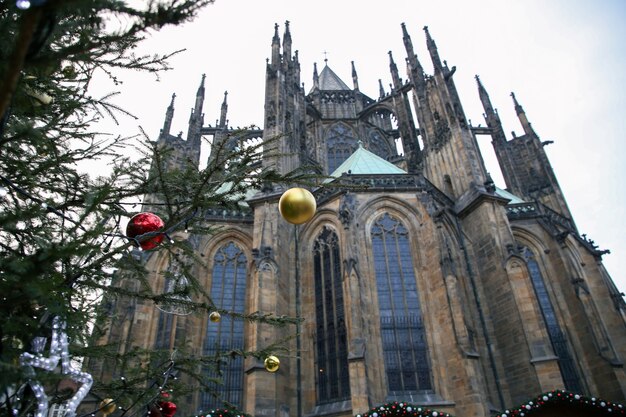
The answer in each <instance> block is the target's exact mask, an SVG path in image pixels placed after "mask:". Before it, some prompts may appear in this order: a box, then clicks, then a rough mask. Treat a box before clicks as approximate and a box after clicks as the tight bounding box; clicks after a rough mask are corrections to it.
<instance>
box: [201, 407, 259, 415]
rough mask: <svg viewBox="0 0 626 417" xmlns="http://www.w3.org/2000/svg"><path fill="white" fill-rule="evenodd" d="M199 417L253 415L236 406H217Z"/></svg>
mask: <svg viewBox="0 0 626 417" xmlns="http://www.w3.org/2000/svg"><path fill="white" fill-rule="evenodd" d="M199 417H252V416H251V415H250V414H246V413H242V412H241V411H239V410H237V409H235V408H216V409H215V410H211V411H208V412H207V413H206V414H203V415H202V416H199Z"/></svg>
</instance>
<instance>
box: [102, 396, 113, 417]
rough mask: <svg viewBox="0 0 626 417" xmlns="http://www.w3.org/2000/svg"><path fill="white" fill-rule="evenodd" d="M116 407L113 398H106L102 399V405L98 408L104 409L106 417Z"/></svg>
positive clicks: (103, 412)
mask: <svg viewBox="0 0 626 417" xmlns="http://www.w3.org/2000/svg"><path fill="white" fill-rule="evenodd" d="M116 408H117V407H116V405H115V403H114V402H113V399H111V398H105V399H104V400H102V401H100V405H99V406H98V409H99V410H100V411H102V415H104V416H105V417H106V416H108V415H109V414H111V413H113V412H114V411H115V409H116Z"/></svg>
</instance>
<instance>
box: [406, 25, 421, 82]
mask: <svg viewBox="0 0 626 417" xmlns="http://www.w3.org/2000/svg"><path fill="white" fill-rule="evenodd" d="M401 26H402V41H403V42H404V49H406V55H407V58H408V61H409V65H410V68H411V69H412V70H416V71H417V75H419V76H420V77H421V78H423V77H424V68H423V67H422V64H421V63H420V61H419V60H418V59H417V54H416V53H415V50H414V49H413V42H412V41H411V36H410V35H409V32H408V31H407V29H406V25H405V24H404V23H402V24H401Z"/></svg>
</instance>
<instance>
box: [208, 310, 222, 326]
mask: <svg viewBox="0 0 626 417" xmlns="http://www.w3.org/2000/svg"><path fill="white" fill-rule="evenodd" d="M221 319H222V315H221V314H220V313H218V312H217V311H211V314H209V320H211V321H212V322H213V323H217V322H218V321H220V320H221Z"/></svg>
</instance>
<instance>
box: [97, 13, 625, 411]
mask: <svg viewBox="0 0 626 417" xmlns="http://www.w3.org/2000/svg"><path fill="white" fill-rule="evenodd" d="M425 31H426V41H427V46H428V50H429V54H430V58H431V59H432V62H433V66H434V74H432V75H427V74H425V73H424V71H423V68H422V66H421V64H420V61H419V59H418V57H417V55H415V53H414V51H413V46H412V41H411V38H410V36H409V34H408V31H407V29H406V28H405V27H404V25H402V33H403V38H404V44H405V48H406V52H407V63H408V79H407V80H405V81H403V80H402V79H401V78H400V76H399V73H398V69H397V66H396V64H395V62H394V59H393V56H392V54H391V52H390V54H389V62H390V70H391V75H392V79H393V86H392V89H391V91H388V92H386V91H384V89H383V88H382V86H381V91H380V94H379V97H378V98H377V99H371V98H369V97H368V96H366V95H365V94H363V93H362V92H361V91H360V90H359V87H358V77H357V73H356V69H355V68H354V64H353V77H352V78H353V88H350V87H348V86H347V85H346V84H345V83H344V82H343V81H342V80H340V79H339V78H338V77H337V76H336V75H335V74H334V72H332V70H331V69H330V68H329V67H328V66H325V67H324V68H323V69H322V71H321V73H319V74H318V71H317V67H315V69H314V75H313V88H312V90H311V91H310V92H308V93H305V91H304V90H303V87H302V86H301V83H300V64H299V62H298V55H297V53H296V54H295V55H294V54H292V53H291V34H290V32H289V26H288V23H287V24H286V26H285V32H284V34H283V37H282V43H281V38H280V36H279V32H278V26H276V29H275V34H274V38H273V41H272V55H271V59H270V60H268V63H267V69H266V95H265V103H264V105H265V120H264V123H265V126H264V129H263V130H260V129H259V130H249V131H247V132H245V135H244V136H245V138H246V139H249V138H255V137H263V138H264V139H270V138H279V139H278V140H275V141H274V142H272V145H271V146H267V147H266V148H265V150H264V152H265V154H264V155H265V158H264V161H263V164H264V166H265V167H272V168H275V169H277V170H278V171H279V172H282V173H286V172H289V171H291V170H293V169H296V168H298V167H300V166H302V165H307V164H313V165H315V166H317V167H318V168H319V171H320V172H322V173H324V174H332V171H333V170H334V169H335V168H337V167H338V166H339V164H340V163H341V162H343V161H345V160H346V159H347V157H348V156H350V154H352V153H353V152H354V151H355V150H356V149H357V148H358V147H359V146H363V147H364V148H366V149H368V150H369V151H371V153H372V158H373V159H372V160H374V159H375V158H381V159H385V160H387V161H391V162H393V163H394V164H396V165H397V166H398V167H401V168H403V169H404V170H405V173H389V172H349V173H346V174H344V175H342V176H341V177H340V178H338V179H337V180H335V181H341V182H342V183H344V184H347V185H349V186H350V187H347V188H345V187H344V188H343V189H342V188H320V189H318V190H314V192H315V196H316V199H317V202H318V209H317V213H316V215H315V217H314V218H313V219H312V220H311V221H310V222H308V223H306V224H304V225H301V226H294V225H291V224H289V223H287V222H286V221H284V220H283V219H282V218H281V217H280V215H279V211H278V209H277V204H278V199H279V197H280V195H281V194H282V192H283V191H284V190H282V189H278V188H272V187H268V189H266V190H263V191H260V192H258V193H256V194H255V195H253V196H251V197H250V198H249V199H248V200H247V202H248V205H249V208H250V209H251V211H250V212H249V213H230V212H219V211H215V212H214V213H209V214H208V215H207V222H208V223H213V224H219V225H220V226H221V228H220V229H219V232H218V233H216V234H214V235H210V236H189V238H190V241H191V242H192V243H193V245H194V247H195V248H196V250H197V253H198V254H199V255H200V256H201V257H202V258H203V259H204V260H206V261H207V266H206V269H203V270H199V271H197V273H198V276H199V277H200V279H201V282H202V284H203V285H204V286H205V288H207V289H210V288H212V283H213V279H214V276H217V272H216V268H218V267H219V268H222V266H219V265H218V264H217V261H216V260H217V259H218V253H221V252H220V250H222V249H221V248H224V247H225V245H228V244H230V243H233V244H234V246H231V247H236V248H238V250H239V251H240V252H239V254H240V255H239V256H241V257H242V258H241V259H244V260H245V270H246V278H245V312H248V313H251V312H255V311H261V312H264V313H273V314H275V315H278V316H280V315H288V316H298V317H302V318H303V319H304V321H303V324H302V325H301V326H300V327H299V329H298V330H299V335H298V336H297V337H296V338H293V339H290V341H289V342H288V343H289V347H290V349H291V352H290V354H287V355H284V357H282V358H281V368H280V371H279V372H277V373H275V374H270V373H268V372H266V371H265V370H264V368H263V365H262V363H260V362H259V361H256V360H253V359H247V360H246V362H245V363H244V364H243V366H242V368H241V375H242V378H243V385H242V394H241V396H240V397H239V400H238V403H237V405H238V406H239V407H240V408H241V409H243V410H245V411H246V412H248V413H250V414H252V415H254V416H281V417H282V416H298V417H302V416H321V415H337V416H339V415H341V416H348V415H354V414H358V413H362V412H364V411H366V410H367V409H368V408H369V407H372V406H374V405H377V404H381V403H384V402H387V401H389V400H398V401H407V402H410V403H414V404H420V405H427V406H428V407H431V408H436V409H439V410H441V411H445V412H450V413H452V414H454V415H457V416H485V415H489V414H490V413H491V412H492V411H494V410H503V409H506V408H507V407H509V406H512V405H515V404H519V403H522V402H523V401H525V400H526V399H528V398H530V397H532V396H534V395H536V394H538V393H540V392H543V391H547V390H552V389H557V388H567V389H569V390H574V391H577V392H580V393H584V394H589V395H596V396H598V395H601V396H603V397H604V398H607V399H610V400H614V401H620V400H624V398H625V396H626V376H625V375H624V368H623V359H624V358H625V357H626V326H625V324H626V322H625V317H626V305H625V304H624V300H623V298H622V296H621V295H620V294H619V292H618V290H617V289H616V287H615V285H614V284H613V282H612V281H611V278H610V277H609V276H608V274H607V272H606V271H605V269H604V267H603V266H602V262H601V257H602V254H603V251H600V250H598V248H597V247H596V246H595V245H594V244H593V242H592V241H589V240H588V239H586V237H585V236H584V235H583V236H581V235H579V233H578V231H577V229H576V226H575V224H574V221H573V219H572V218H571V214H570V212H569V209H568V208H567V204H566V201H565V198H564V196H563V193H562V191H561V189H560V187H559V185H558V182H557V180H556V178H555V176H554V173H553V171H552V168H551V166H550V163H549V161H548V159H547V157H546V154H545V152H544V150H543V145H544V144H543V143H542V142H541V141H540V139H539V137H538V136H537V134H536V133H535V132H534V130H533V129H532V127H531V125H530V123H529V122H528V119H527V117H526V115H525V113H524V110H523V109H522V107H521V106H520V105H519V103H518V102H517V100H516V99H515V97H514V100H515V102H514V104H515V108H516V111H517V114H518V116H519V118H520V122H521V124H522V126H523V128H524V132H525V134H524V135H523V136H521V137H516V138H512V139H507V138H506V137H505V135H504V133H503V132H504V130H503V128H502V125H501V123H500V120H499V118H498V115H497V113H496V112H495V111H494V109H493V107H492V105H491V102H490V99H489V96H488V94H487V92H486V90H485V88H484V86H483V85H482V83H481V82H480V80H478V78H477V81H478V89H479V96H480V99H481V101H482V103H483V106H484V109H485V117H486V121H487V127H486V128H485V127H473V126H471V125H470V124H468V122H467V120H466V118H465V115H464V111H463V106H462V104H461V101H460V98H459V96H458V94H457V91H456V88H455V85H454V80H453V76H454V74H455V70H456V68H455V67H452V68H449V67H448V65H447V63H445V61H443V63H442V61H441V60H440V58H439V53H438V49H437V46H436V44H435V41H434V40H433V38H432V37H431V35H430V33H429V32H428V29H427V28H425ZM203 100H204V88H203V86H202V85H201V87H200V89H199V90H198V96H197V100H196V105H195V107H194V110H193V112H192V115H191V118H190V128H189V133H188V137H187V140H183V139H182V138H180V137H178V138H176V137H174V136H171V135H170V134H169V128H170V125H171V119H172V115H173V100H172V105H171V106H170V108H168V111H167V116H166V121H165V124H164V128H163V130H162V131H161V135H160V139H159V141H160V143H162V144H163V145H164V146H170V147H172V148H173V149H175V152H174V155H175V156H176V157H177V158H178V162H175V163H180V161H183V160H184V159H185V158H191V159H193V160H194V161H196V162H197V161H198V158H199V152H200V140H199V138H200V136H201V135H210V136H213V138H214V143H215V144H218V143H225V141H227V140H228V138H229V137H231V136H230V134H229V133H230V132H232V129H231V128H230V127H229V126H228V121H227V120H226V111H227V105H226V96H225V97H224V102H223V105H222V114H221V115H220V119H219V121H218V122H217V123H216V126H208V127H207V126H203V122H202V117H201V116H200V115H201V114H202V103H203ZM479 134H482V135H491V136H492V138H493V143H494V147H495V150H496V155H497V157H498V161H499V163H500V165H501V169H502V172H503V175H504V178H505V181H506V184H507V187H508V191H509V192H510V193H512V194H513V196H512V195H511V194H507V193H505V192H503V191H502V190H499V189H497V188H496V187H495V186H494V185H493V182H492V181H491V179H490V177H489V175H488V174H487V172H486V169H485V167H484V165H483V162H482V158H481V156H480V151H479V149H478V146H477V142H476V135H479ZM359 142H360V143H361V145H359ZM397 142H400V143H401V145H402V148H403V150H404V152H403V153H404V154H403V155H400V154H398V151H397V147H396V143H397ZM227 145H228V144H227ZM228 146H231V145H228ZM211 157H215V155H212V156H211ZM147 203H148V204H149V203H150V200H149V199H148V200H147ZM381 219H382V220H381ZM384 222H387V223H385V224H388V225H395V226H393V227H395V229H393V230H391V229H385V227H387V226H380V225H381V224H383V223H384ZM389 227H391V226H389ZM383 229H384V230H383ZM398 230H399V231H398ZM181 233H182V232H181ZM181 236H183V237H186V235H182V234H181ZM323 236H332V237H333V238H332V239H333V240H332V242H330V243H329V241H325V240H323V239H322V238H323ZM380 236H382V237H380ZM392 239H395V240H392ZM373 242H377V243H375V244H374V243H373ZM381 242H382V243H381ZM390 242H391V243H390ZM393 242H395V243H393ZM385 245H387V246H385ZM394 245H396V246H394ZM321 248H327V249H328V251H327V252H323V251H324V250H326V249H321ZM394 248H398V250H397V252H394V251H396V249H394ZM403 248H405V249H403ZM402 250H404V252H402ZM322 252H323V253H328V254H330V255H329V256H330V257H325V256H326V255H324V254H322ZM333 254H338V257H337V256H335V255H333ZM383 254H384V257H383ZM392 255H393V256H392ZM333 256H335V257H334V258H333ZM219 259H221V258H219ZM320 259H323V260H324V262H320V261H319V260H320ZM146 262H147V267H148V269H149V270H150V271H154V273H155V280H154V282H155V283H156V284H155V285H157V286H159V285H160V286H161V287H163V286H164V283H163V282H162V278H158V277H159V276H160V275H159V272H160V271H163V270H164V269H166V268H167V267H168V266H167V264H166V263H167V262H166V261H165V260H164V259H162V258H159V257H158V256H152V257H148V258H147V260H146ZM331 264H332V268H334V269H332V268H331V267H330V266H329V265H331ZM331 269H332V270H331ZM220 270H221V269H220ZM398 271H399V272H398ZM333 280H334V281H333ZM411 280H412V281H411ZM386 283H388V284H389V285H390V286H391V285H392V284H393V288H392V289H391V290H390V291H389V294H388V293H387V292H385V291H387V290H386V289H385V288H384V286H385V285H387V284H386ZM409 293H410V294H409ZM389 297H390V298H389ZM387 298H389V299H390V300H391V301H387ZM337 300H339V303H340V305H337V302H338V301H337ZM402 300H404V301H402ZM407 300H409V301H407ZM410 300H413V301H410ZM389 302H390V303H391V304H390V305H391V306H392V307H388V306H387V304H388V303H389ZM403 303H404V304H406V305H404V304H403ZM416 305H419V309H416ZM131 307H132V308H131ZM117 308H118V309H125V310H124V311H127V314H126V316H125V320H124V321H123V325H120V326H115V327H113V328H112V329H111V332H110V335H109V336H108V341H109V342H111V341H116V342H118V343H119V349H120V351H124V350H125V349H128V348H130V347H131V346H140V347H146V348H149V347H154V346H156V345H157V344H160V345H159V346H161V347H163V346H165V347H171V348H173V347H175V346H176V344H177V343H186V344H187V345H191V346H197V349H196V353H197V354H201V353H202V352H203V344H205V343H206V342H205V341H206V340H207V336H206V334H207V328H208V326H210V323H208V320H207V317H205V316H203V317H198V316H195V315H190V316H185V317H183V316H175V317H173V319H172V321H171V322H170V324H169V326H170V327H169V332H167V337H168V339H167V340H165V341H164V340H159V337H162V335H163V333H162V332H161V333H159V332H160V331H159V329H158V327H159V326H161V325H162V324H159V319H158V317H159V312H158V310H157V309H155V308H154V306H153V305H134V306H121V305H118V306H117ZM389 308H391V310H389ZM331 310H332V314H330V313H328V312H329V311H331ZM383 311H385V312H388V311H391V312H392V314H391V315H388V314H387V313H383ZM404 312H410V314H409V313H407V314H408V315H403V314H405V313H404ZM402 317H408V319H407V320H408V321H406V322H405V321H402V320H403V319H401V318H402ZM411 320H413V321H411ZM389 323H391V324H389ZM407 323H408V324H407ZM407 329H408V330H407ZM293 332H294V329H293V328H286V329H277V328H274V327H271V326H269V325H262V324H252V323H245V324H244V327H243V343H244V347H245V348H246V349H251V350H253V349H260V348H264V347H266V346H268V345H270V344H272V343H274V342H275V341H277V340H280V339H283V338H286V337H288V336H290V335H292V334H293ZM420 332H422V333H420ZM407 334H408V335H409V336H408V339H407V338H406V335H407ZM420 334H423V335H424V337H423V340H422V341H421V342H418V341H417V337H418V336H417V335H420ZM159 335H161V336H159ZM323 335H325V336H323ZM322 337H324V339H323V341H324V343H326V344H328V345H330V344H331V342H332V344H333V345H332V346H330V348H329V347H328V346H326V345H324V343H322V342H321V340H322ZM394 338H395V340H396V342H397V340H400V338H403V339H402V340H403V341H406V340H408V344H407V343H404V346H402V344H403V343H395V342H393V340H392V339H394ZM394 343H395V344H394ZM420 343H421V344H420ZM394 349H395V350H394ZM420 349H421V350H420ZM337 352H339V353H337ZM418 353H419V355H421V356H419V355H418ZM326 355H330V356H328V357H327V356H326ZM339 356H342V357H339ZM328 358H332V360H331V359H328ZM394 358H395V359H394ZM407 358H408V359H407ZM416 358H417V359H416ZM398 361H399V362H400V363H398ZM326 364H330V365H329V367H326ZM391 369H393V371H392V370H391ZM327 370H328V371H329V372H334V374H331V375H329V376H324V375H322V374H323V373H324V372H326V371H327ZM396 372H397V373H399V374H400V375H399V376H398V375H394V373H396ZM397 376H398V378H399V381H400V382H394V381H395V379H394V381H391V379H393V378H395V377H397ZM342 378H343V379H342ZM413 380H415V381H419V383H418V384H417V385H415V386H413V385H411V384H413V382H411V381H413ZM337 381H338V382H337ZM346 381H348V382H347V383H348V386H345V384H346ZM334 384H335V385H334ZM342 384H343V385H342ZM398 384H399V385H398ZM398 387H405V389H398ZM342 393H343V394H342ZM188 400H189V401H187V404H185V405H183V412H185V413H190V414H194V413H199V412H202V411H206V410H202V405H201V403H202V399H201V396H200V395H199V394H197V395H194V396H191V397H190V398H188Z"/></svg>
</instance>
